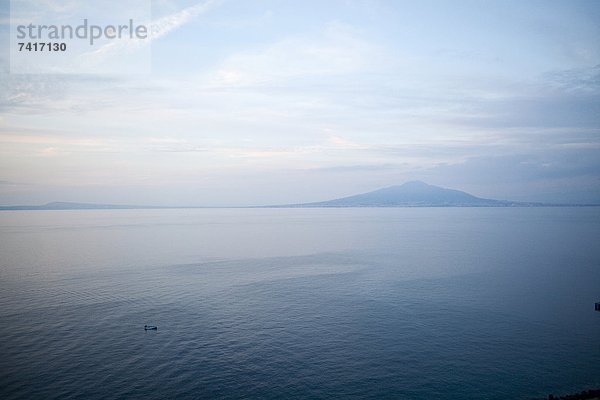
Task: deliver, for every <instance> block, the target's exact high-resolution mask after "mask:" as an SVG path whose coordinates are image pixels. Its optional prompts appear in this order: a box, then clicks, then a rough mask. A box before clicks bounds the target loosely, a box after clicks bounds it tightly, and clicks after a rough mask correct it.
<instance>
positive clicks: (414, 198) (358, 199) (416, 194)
mask: <svg viewBox="0 0 600 400" xmlns="http://www.w3.org/2000/svg"><path fill="white" fill-rule="evenodd" d="M540 205H542V204H541V203H519V202H514V201H505V200H492V199H482V198H480V197H476V196H473V195H471V194H469V193H466V192H462V191H460V190H454V189H446V188H442V187H439V186H433V185H428V184H426V183H424V182H420V181H412V182H407V183H405V184H403V185H399V186H390V187H387V188H383V189H379V190H375V191H373V192H368V193H363V194H357V195H355V196H349V197H343V198H340V199H334V200H328V201H321V202H317V203H305V204H296V205H290V206H289V207H515V206H540Z"/></svg>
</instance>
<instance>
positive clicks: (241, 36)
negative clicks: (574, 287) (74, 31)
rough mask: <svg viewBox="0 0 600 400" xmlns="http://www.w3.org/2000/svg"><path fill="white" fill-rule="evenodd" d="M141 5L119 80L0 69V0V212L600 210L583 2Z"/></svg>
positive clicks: (6, 43)
mask: <svg viewBox="0 0 600 400" xmlns="http://www.w3.org/2000/svg"><path fill="white" fill-rule="evenodd" d="M148 2H149V3H151V4H150V5H151V14H150V15H151V16H150V18H151V21H149V23H152V24H154V26H156V27H158V28H157V29H158V30H157V32H155V33H157V34H155V36H153V37H152V40H151V43H150V44H146V45H144V46H124V47H123V49H121V50H120V51H121V53H122V54H121V55H119V54H117V56H118V57H124V58H121V59H119V60H120V62H121V63H122V64H123V63H125V62H129V61H127V60H135V59H136V57H137V59H138V60H139V59H141V58H139V57H141V54H142V53H140V52H142V51H146V53H144V54H147V55H148V56H149V57H150V58H149V59H148V63H149V67H150V68H148V70H147V71H140V73H135V72H133V73H132V72H131V71H129V72H128V73H123V74H119V73H102V72H99V73H73V72H72V71H71V72H63V73H60V71H59V72H58V73H52V74H50V73H38V74H22V73H15V71H12V70H11V68H10V60H9V59H10V57H9V48H10V46H11V43H10V24H11V14H10V10H9V3H8V2H7V1H2V2H1V3H0V4H2V5H1V6H0V7H1V8H0V48H2V53H1V54H0V204H2V205H11V204H43V203H46V202H51V201H74V202H94V203H112V204H140V205H178V206H181V205H199V206H236V205H262V204H284V203H299V202H310V201H321V200H327V199H332V198H336V197H342V196H347V195H352V194H356V193H362V192H367V191H370V190H375V189H378V188H382V187H386V186H391V185H396V184H402V183H404V182H406V181H411V180H422V181H425V182H427V183H430V184H434V185H439V186H444V187H450V188H454V189H460V190H465V191H468V192H470V193H472V194H474V195H477V196H480V197H486V198H496V199H508V200H515V201H544V202H561V203H565V202H568V203H600V2H598V1H577V0H568V1H567V0H565V1H548V0H544V1H522V0H520V1H508V0H507V1H496V2H487V1H485V2H484V1H391V0H390V1H378V0H370V1H363V0H329V1H308V0H304V1H286V0H279V1H267V0H264V1H263V0H255V1H242V0H222V1H187V0H153V1H151V2H150V0H148ZM84 3H86V2H85V1H73V0H64V1H58V0H39V1H38V4H40V7H49V8H53V9H54V10H58V11H60V12H67V11H68V12H70V13H71V14H72V15H76V14H77V11H78V8H79V7H82V6H83V5H85V4H84ZM122 3H123V4H124V5H123V9H122V10H120V11H121V12H122V14H119V15H120V16H122V17H123V18H127V16H128V15H129V14H131V13H134V12H135V10H134V9H133V8H132V9H128V8H127V4H125V3H127V2H122ZM65 10H66V11H65ZM12 22H13V24H14V23H15V21H12ZM141 47H144V48H141ZM108 50H111V49H108ZM148 50H150V51H148ZM106 53H107V54H108V53H110V52H109V51H107V52H106ZM124 53H128V54H124ZM103 54H104V53H103ZM103 54H101V56H102V57H104V55H103ZM115 54H116V53H115ZM109 56H110V54H109V55H108V56H106V57H109ZM113 57H115V56H114V55H113ZM127 57H129V58H127ZM131 62H133V61H131ZM17 72H18V71H17Z"/></svg>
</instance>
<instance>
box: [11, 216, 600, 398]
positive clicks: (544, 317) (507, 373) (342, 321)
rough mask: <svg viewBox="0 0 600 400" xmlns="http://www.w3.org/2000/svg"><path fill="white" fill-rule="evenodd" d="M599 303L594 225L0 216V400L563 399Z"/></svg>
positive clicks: (584, 369)
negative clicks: (148, 326)
mask: <svg viewBox="0 0 600 400" xmlns="http://www.w3.org/2000/svg"><path fill="white" fill-rule="evenodd" d="M596 301H600V208H416V209H410V208H399V209H195V210H194V209H190V210H98V211H15V212H0V398H2V399H21V398H22V399H53V398H56V399H121V398H142V397H144V398H151V399H153V398H154V399H166V398H173V399H175V398H176V399H196V398H197V399H213V398H216V399H238V398H261V399H282V398H298V399H304V398H306V399H338V398H361V399H368V398H372V399H382V398H393V399H529V398H532V397H545V396H547V395H548V394H549V393H554V394H566V393H569V392H578V391H582V390H585V389H590V388H595V387H600V312H596V311H594V302H596ZM145 324H152V325H157V326H158V330H157V331H147V332H146V331H144V329H143V327H144V325H145Z"/></svg>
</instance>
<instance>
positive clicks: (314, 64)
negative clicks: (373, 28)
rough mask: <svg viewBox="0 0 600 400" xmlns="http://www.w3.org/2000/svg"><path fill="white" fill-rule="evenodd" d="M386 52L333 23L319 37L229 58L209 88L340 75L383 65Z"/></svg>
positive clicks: (295, 39)
mask: <svg viewBox="0 0 600 400" xmlns="http://www.w3.org/2000/svg"><path fill="white" fill-rule="evenodd" d="M384 58H386V56H385V52H384V51H383V49H382V48H380V47H379V46H378V45H376V44H374V43H371V42H369V41H367V40H365V39H363V38H361V36H360V35H359V34H358V33H357V32H356V31H354V30H353V29H352V28H351V27H349V26H347V25H344V24H341V23H338V22H333V23H330V24H328V26H327V27H326V28H325V29H324V30H323V31H321V32H319V33H318V34H312V35H306V36H296V37H293V36H292V37H287V38H284V39H281V40H279V41H277V42H275V43H273V44H271V45H269V46H266V47H263V48H260V49H255V50H252V51H243V52H239V53H236V54H232V55H230V56H229V57H228V58H227V59H226V60H225V61H224V62H223V63H221V64H220V65H219V66H218V68H217V69H216V71H213V72H212V73H211V74H210V76H209V79H208V86H217V87H223V86H224V87H239V86H252V85H263V84H281V83H282V82H284V81H291V80H294V79H302V78H310V77H324V76H338V77H339V76H343V75H347V74H352V73H358V72H361V71H365V70H369V69H371V68H373V67H374V66H375V65H377V64H383V63H382V62H381V61H382V59H384Z"/></svg>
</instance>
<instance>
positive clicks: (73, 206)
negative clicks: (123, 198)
mask: <svg viewBox="0 0 600 400" xmlns="http://www.w3.org/2000/svg"><path fill="white" fill-rule="evenodd" d="M135 208H160V207H144V206H128V205H117V204H90V203H69V202H64V201H55V202H52V203H47V204H42V205H39V206H0V210H124V209H135Z"/></svg>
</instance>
